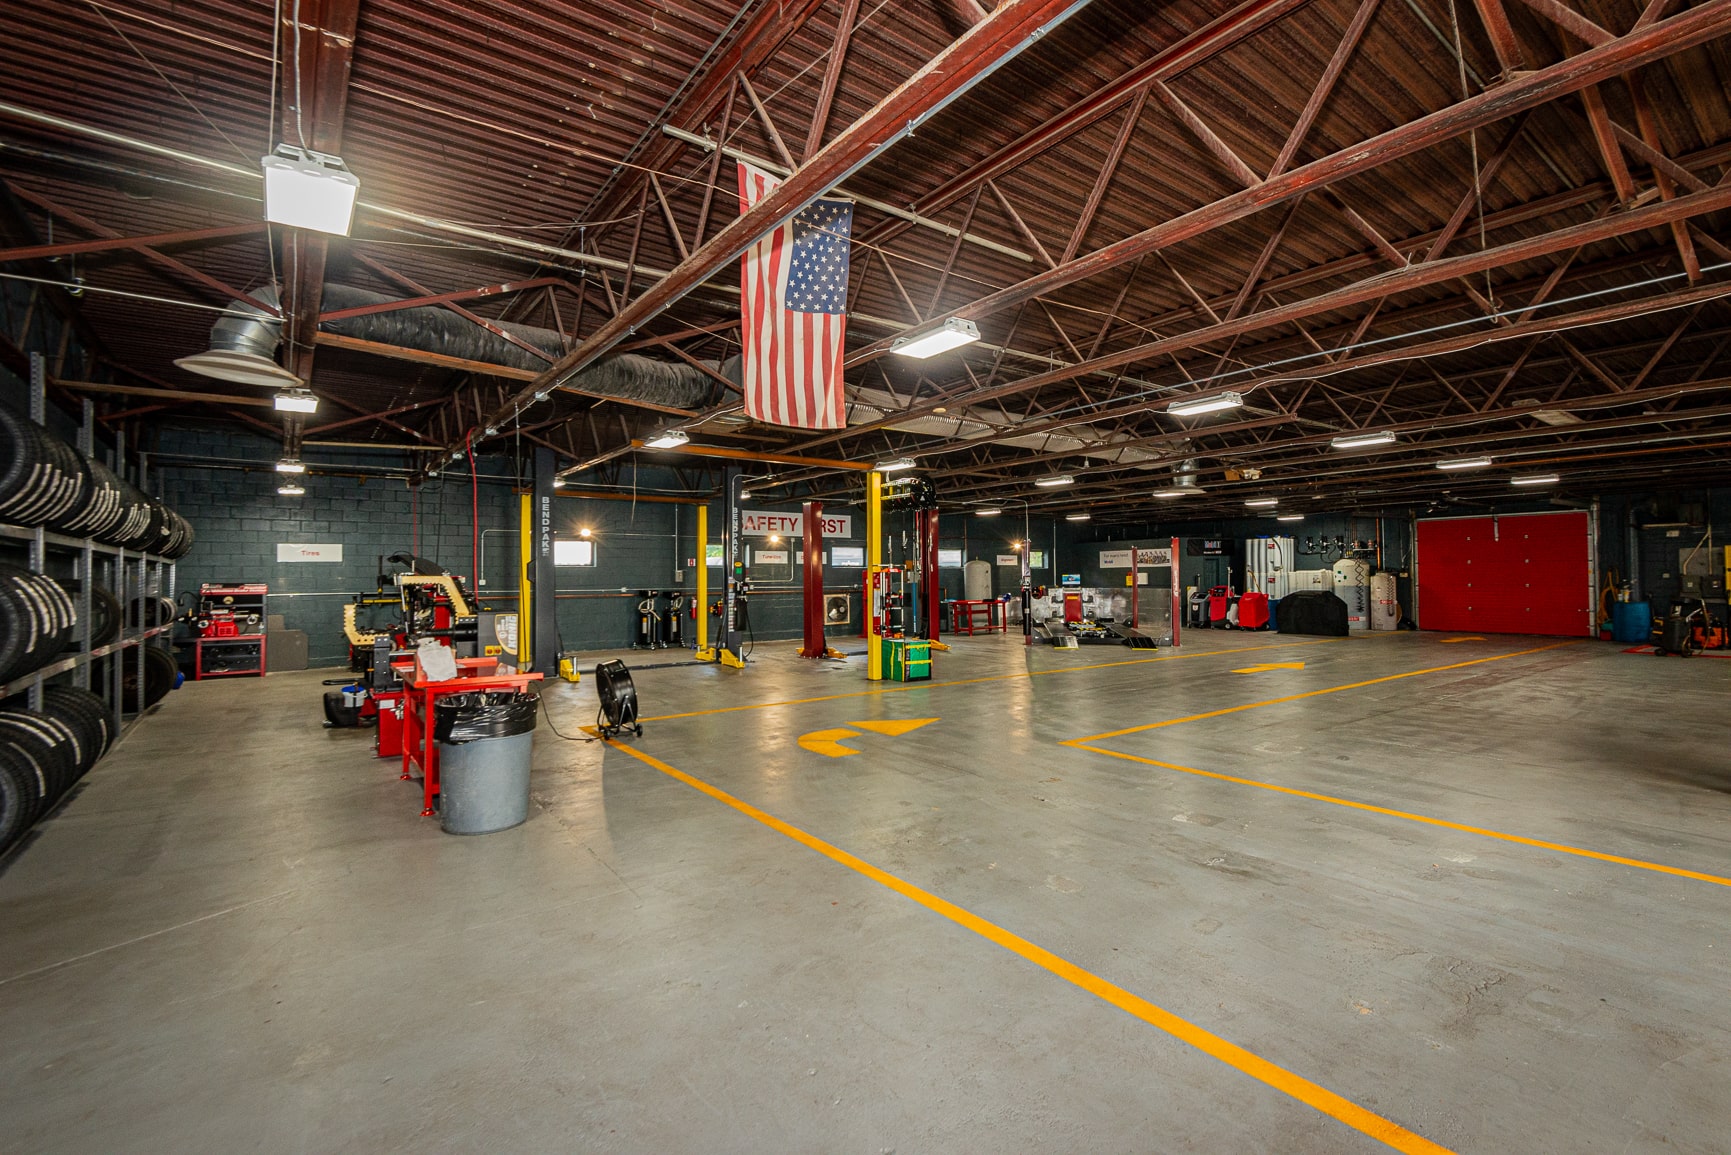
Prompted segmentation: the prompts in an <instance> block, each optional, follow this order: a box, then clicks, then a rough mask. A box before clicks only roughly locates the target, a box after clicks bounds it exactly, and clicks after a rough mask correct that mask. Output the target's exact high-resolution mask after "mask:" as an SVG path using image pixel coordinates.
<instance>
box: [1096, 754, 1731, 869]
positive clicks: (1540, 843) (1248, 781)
mask: <svg viewBox="0 0 1731 1155" xmlns="http://www.w3.org/2000/svg"><path fill="white" fill-rule="evenodd" d="M1064 745H1066V746H1075V747H1076V748H1077V749H1078V750H1087V751H1089V752H1091V753H1094V754H1105V755H1107V756H1108V757H1111V758H1122V759H1124V760H1125V761H1127V762H1140V763H1142V764H1143V765H1145V766H1158V767H1160V768H1161V769H1163V770H1177V771H1179V772H1181V773H1184V774H1194V775H1196V776H1197V777H1199V778H1214V779H1217V780H1219V781H1221V782H1232V783H1236V784H1237V785H1239V786H1255V787H1257V788H1258V789H1261V790H1272V791H1274V792H1275V793H1277V794H1290V795H1292V796H1293V797H1295V798H1308V799H1310V800H1311V801H1313V802H1327V803H1330V804H1332V805H1334V806H1346V807H1350V808H1351V809H1353V810H1363V811H1366V812H1368V813H1371V814H1385V815H1388V816H1389V817H1391V818H1404V819H1406V820H1407V821H1408V822H1422V823H1424V824H1425V825H1426V826H1440V827H1442V828H1443V829H1445V830H1459V831H1461V832H1463V833H1465V834H1478V835H1481V836H1483V837H1485V838H1496V839H1500V840H1501V841H1503V842H1516V843H1519V844H1520V845H1522V846H1536V847H1539V848H1540V849H1541V850H1555V851H1558V852H1559V853H1562V854H1573V855H1576V856H1578V857H1580V858H1596V859H1598V860H1599V861H1600V862H1615V863H1617V864H1618V865H1620V866H1633V867H1637V868H1639V869H1641V870H1652V871H1656V872H1658V873H1660V874H1674V875H1676V876H1678V877H1679V878H1693V879H1695V880H1696V881H1698V882H1711V883H1715V884H1717V885H1719V886H1731V878H1723V877H1721V876H1719V875H1717V874H1706V873H1703V872H1702V871H1699V870H1684V869H1683V868H1681V867H1677V866H1666V865H1665V864H1664V863H1662V862H1647V861H1646V860H1644V859H1640V858H1625V857H1623V856H1622V855H1620V854H1601V853H1600V852H1599V851H1597V850H1584V849H1582V848H1581V847H1579V846H1568V845H1566V844H1564V843H1561V842H1546V841H1545V840H1544V839H1542V838H1527V837H1526V836H1524V835H1520V834H1505V833H1504V832H1503V831H1501V830H1489V829H1486V828H1485V827H1483V826H1468V825H1467V824H1466V823H1464V822H1450V821H1449V820H1448V819H1446V818H1432V817H1430V816H1429V815H1425V814H1413V813H1411V812H1410V811H1406V810H1393V809H1390V808H1389V807H1387V806H1373V805H1371V804H1370V803H1368V802H1354V801H1353V800H1352V799H1350V798H1337V797H1335V796H1334V795H1332V794H1318V793H1316V792H1315V791H1312V790H1299V789H1297V788H1295V787H1292V786H1279V785H1276V784H1275V783H1273V782H1261V781H1258V780H1257V779H1255V778H1238V777H1234V776H1233V775H1231V774H1221V773H1218V772H1217V771H1214V770H1198V769H1196V768H1195V767H1194V766H1180V765H1178V764H1177V763H1176V762H1161V761H1159V760H1158V759H1156V758H1144V757H1142V756H1141V755H1139V754H1126V753H1124V752H1122V751H1120V750H1107V749H1105V748H1104V747H1101V746H1088V745H1084V744H1082V743H1081V742H1080V741H1070V742H1065V743H1064Z"/></svg>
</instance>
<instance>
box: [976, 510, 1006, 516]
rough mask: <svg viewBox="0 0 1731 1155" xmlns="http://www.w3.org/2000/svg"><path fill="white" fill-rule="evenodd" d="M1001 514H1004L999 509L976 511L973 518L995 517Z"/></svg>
mask: <svg viewBox="0 0 1731 1155" xmlns="http://www.w3.org/2000/svg"><path fill="white" fill-rule="evenodd" d="M1002 512H1004V511H1003V510H1001V509H976V510H974V516H975V517H997V516H998V515H999V514H1000V513H1002Z"/></svg>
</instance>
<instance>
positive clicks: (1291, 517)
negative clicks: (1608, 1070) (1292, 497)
mask: <svg viewBox="0 0 1731 1155" xmlns="http://www.w3.org/2000/svg"><path fill="white" fill-rule="evenodd" d="M1274 520H1275V521H1303V520H1304V515H1303V514H1302V513H1283V514H1281V515H1280V516H1278V517H1276V518H1275V519H1274Z"/></svg>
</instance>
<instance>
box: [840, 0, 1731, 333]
mask: <svg viewBox="0 0 1731 1155" xmlns="http://www.w3.org/2000/svg"><path fill="white" fill-rule="evenodd" d="M1728 31H1731V3H1725V2H1723V0H1720V2H1716V3H1709V4H1703V5H1701V6H1700V7H1697V8H1691V9H1688V10H1687V11H1685V12H1682V13H1680V14H1679V15H1676V16H1673V17H1671V18H1670V19H1668V20H1664V21H1661V22H1659V23H1657V24H1652V25H1649V26H1648V27H1646V28H1644V29H1641V30H1639V31H1635V32H1630V33H1629V34H1628V35H1626V36H1621V37H1618V38H1617V39H1615V40H1612V41H1610V42H1608V43H1606V44H1603V45H1600V46H1598V47H1596V48H1590V49H1588V50H1586V51H1585V52H1582V53H1580V54H1579V55H1576V56H1572V57H1570V58H1568V59H1566V60H1563V61H1561V62H1560V63H1558V64H1554V65H1552V66H1550V67H1549V68H1544V69H1540V70H1537V71H1534V72H1528V73H1524V74H1522V75H1520V76H1517V77H1514V78H1512V79H1510V80H1509V81H1507V82H1506V83H1504V84H1500V85H1498V86H1496V87H1494V88H1491V89H1487V90H1486V91H1484V92H1482V93H1480V94H1478V95H1477V96H1472V97H1468V98H1467V99H1465V100H1462V101H1459V102H1458V103H1456V104H1453V105H1451V106H1449V107H1448V108H1444V109H1440V110H1439V111H1437V112H1433V113H1431V114H1429V115H1427V116H1422V117H1420V118H1419V119H1417V120H1414V121H1411V122H1409V123H1407V124H1404V125H1401V126H1400V127H1398V128H1394V129H1390V130H1389V131H1387V132H1384V133H1382V134H1380V135H1378V136H1375V137H1372V138H1371V139H1369V140H1367V141H1362V142H1360V143H1358V144H1356V145H1353V146H1352V147H1350V148H1346V149H1342V150H1340V151H1338V152H1335V153H1332V154H1330V155H1329V156H1326V157H1323V158H1322V159H1320V160H1316V161H1312V162H1311V163H1310V164H1307V165H1303V166H1301V167H1299V168H1296V169H1291V170H1289V171H1287V172H1285V173H1283V174H1281V175H1280V176H1278V177H1275V178H1274V179H1272V180H1266V181H1262V182H1261V183H1259V184H1257V185H1255V186H1254V187H1250V188H1246V189H1244V190H1243V191H1242V192H1238V193H1234V194H1232V195H1230V196H1227V197H1223V198H1221V199H1219V200H1217V201H1214V202H1213V203H1211V204H1207V205H1203V206H1202V207H1200V208H1197V209H1193V210H1191V211H1190V212H1187V213H1184V214H1182V215H1180V216H1178V217H1174V218H1172V219H1171V220H1168V221H1165V222H1162V223H1161V224H1158V225H1155V226H1153V227H1152V228H1148V229H1145V230H1143V231H1142V232H1140V233H1137V234H1135V235H1133V236H1130V237H1126V238H1125V239H1124V240H1121V241H1118V242H1116V243H1115V244H1111V245H1107V246H1106V247H1105V248H1102V249H1097V250H1095V251H1094V252H1092V253H1089V254H1086V255H1084V256H1081V257H1077V258H1076V259H1075V260H1072V261H1068V262H1065V263H1064V264H1061V265H1060V266H1059V267H1058V268H1056V269H1050V270H1047V271H1046V272H1043V273H1036V274H1034V275H1033V276H1031V277H1028V278H1027V279H1025V280H1023V281H1021V282H1020V283H1018V284H1015V285H1011V286H1008V287H1006V288H1004V289H1000V290H998V291H997V292H994V293H990V294H988V295H986V296H985V297H982V298H980V299H979V300H977V301H975V302H974V303H973V304H971V305H966V306H963V307H962V308H961V309H959V310H956V312H957V314H958V315H960V316H963V317H968V318H970V319H973V320H978V319H980V318H982V317H988V316H991V315H992V314H994V313H998V312H1001V311H1003V310H1005V309H1008V308H1011V307H1013V306H1015V305H1018V304H1021V303H1022V302H1024V301H1027V300H1030V299H1032V298H1033V297H1036V296H1039V295H1041V294H1043V293H1049V292H1051V291H1053V290H1055V289H1059V288H1062V287H1064V286H1065V285H1072V284H1075V283H1077V282H1079V281H1084V280H1087V279H1089V278H1090V277H1094V276H1098V275H1099V274H1100V273H1102V272H1105V271H1106V270H1108V269H1112V268H1115V267H1117V266H1118V265H1120V264H1124V263H1126V262H1128V261H1132V260H1135V259H1136V258H1137V257H1140V256H1145V255H1147V254H1148V253H1152V252H1158V251H1160V250H1161V249H1165V248H1170V247H1171V246H1173V245H1176V244H1178V243H1180V242H1182V241H1187V240H1192V239H1194V238H1196V237H1199V236H1202V235H1204V234H1206V233H1208V232H1211V231H1213V230H1214V229H1217V228H1220V227H1221V226H1223V225H1226V224H1230V223H1232V222H1234V221H1238V220H1242V219H1243V218H1245V217H1248V216H1251V215H1253V214H1255V213H1258V212H1260V211H1262V210H1263V209H1265V208H1268V207H1269V206H1271V205H1274V204H1279V203H1281V202H1283V201H1286V200H1290V199H1291V198H1292V197H1295V196H1297V195H1299V194H1300V193H1303V192H1307V191H1310V190H1313V189H1316V188H1319V187H1322V186H1326V185H1330V184H1333V183H1335V182H1337V181H1340V180H1343V179H1345V178H1347V177H1350V176H1355V175H1357V174H1359V173H1363V172H1367V171H1369V170H1371V169H1373V168H1377V167H1379V166H1381V165H1385V164H1387V163H1389V162H1390V161H1393V160H1398V159H1400V158H1402V157H1405V156H1410V155H1412V154H1413V153H1416V152H1420V151H1423V150H1424V149H1427V148H1430V147H1432V146H1434V145H1436V144H1439V143H1441V142H1442V141H1445V140H1450V139H1453V138H1454V137H1456V136H1459V135H1460V134H1462V133H1464V132H1469V131H1471V130H1473V129H1475V128H1481V127H1483V126H1484V125H1487V124H1491V123H1494V122H1496V121H1498V120H1502V119H1504V118H1506V117H1509V116H1513V115H1515V114H1516V113H1520V112H1524V111H1526V110H1527V109H1529V108H1536V107H1538V106H1539V105H1541V104H1546V103H1548V102H1550V101H1553V100H1556V99H1558V98H1560V97H1563V96H1568V95H1570V94H1572V93H1575V92H1579V91H1581V90H1582V89H1584V88H1587V87H1588V86H1590V85H1593V84H1597V83H1600V82H1601V81H1604V80H1607V79H1609V78H1610V77H1612V76H1617V75H1620V74H1622V73H1625V72H1628V71H1630V70H1632V69H1635V68H1639V67H1642V66H1643V65H1647V64H1652V63H1654V62H1655V61H1659V60H1663V59H1665V58H1667V57H1670V56H1673V55H1675V54H1677V53H1679V52H1682V51H1685V50H1686V49H1689V48H1693V47H1695V46H1697V45H1700V44H1704V43H1706V42H1707V41H1710V40H1713V39H1716V38H1717V37H1720V36H1723V35H1725V34H1726V32H1728ZM917 334H918V330H915V331H912V332H910V333H909V334H908V335H910V336H912V335H917ZM887 349H888V343H887V342H877V343H874V344H873V345H871V346H868V347H867V348H866V349H864V350H861V351H859V352H856V353H855V354H854V355H853V356H852V357H850V358H849V362H848V363H849V364H850V365H857V364H860V363H861V362H863V361H865V360H869V359H870V358H872V357H875V356H878V355H881V354H882V353H883V352H885V351H886V350H887Z"/></svg>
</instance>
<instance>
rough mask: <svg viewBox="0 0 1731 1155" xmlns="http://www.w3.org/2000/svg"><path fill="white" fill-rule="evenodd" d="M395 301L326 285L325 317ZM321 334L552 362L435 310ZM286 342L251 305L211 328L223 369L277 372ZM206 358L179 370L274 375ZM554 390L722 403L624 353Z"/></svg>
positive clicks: (657, 365) (376, 316)
mask: <svg viewBox="0 0 1731 1155" xmlns="http://www.w3.org/2000/svg"><path fill="white" fill-rule="evenodd" d="M253 296H254V297H255V298H256V299H258V300H260V301H263V302H265V303H267V304H272V305H274V304H276V303H277V295H276V290H275V289H274V288H270V287H266V288H263V289H260V290H258V291H257V292H255V293H254V294H253ZM393 300H395V298H393V297H387V296H384V295H383V294H380V293H370V292H368V291H366V290H365V289H355V288H350V287H349V286H347V285H330V284H327V285H326V286H325V287H324V298H323V301H322V303H321V305H320V308H321V309H322V310H323V311H325V312H331V313H336V312H342V311H343V310H346V309H356V308H361V307H363V306H367V305H383V304H389V303H390V302H392V301H393ZM493 324H495V325H497V326H498V327H499V328H500V329H502V330H504V331H505V332H507V333H510V334H511V335H512V336H513V337H516V338H517V339H518V340H520V341H522V342H524V343H525V344H527V345H532V346H534V347H535V348H537V349H540V350H542V351H544V352H545V353H546V354H547V355H548V356H549V357H551V358H554V359H557V358H559V357H561V356H563V355H564V353H565V342H564V341H563V340H562V339H561V337H560V335H559V334H558V333H557V332H555V331H553V330H552V329H538V328H535V327H533V326H530V325H517V324H512V323H509V322H505V321H495V322H493ZM319 331H320V332H321V333H335V334H338V335H340V336H344V337H354V338H356V339H359V340H362V341H375V342H378V343H380V344H384V345H397V346H400V347H402V348H405V349H415V350H418V351H420V352H423V353H440V354H443V355H445V356H448V357H460V358H462V359H464V360H467V361H484V362H487V363H488V364H492V365H500V366H506V367H509V368H512V369H524V370H529V371H532V372H539V371H541V370H543V369H545V368H547V362H545V361H542V360H541V359H539V358H538V357H536V356H535V355H534V354H532V353H530V352H529V351H528V350H526V349H523V348H521V347H519V346H517V345H514V344H512V343H511V342H510V341H507V340H505V339H504V338H503V337H500V336H499V335H498V334H496V333H492V332H489V331H488V330H487V329H484V328H482V327H481V326H480V325H477V324H475V323H474V322H473V321H470V320H469V319H468V318H466V317H463V316H461V315H459V314H457V313H453V312H451V311H450V310H449V309H442V308H438V307H436V306H431V305H423V306H418V307H416V308H411V309H393V310H391V311H389V312H384V313H368V314H366V315H364V316H359V317H344V318H340V319H338V320H334V321H328V320H322V319H321V320H320V322H319ZM281 344H282V320H281V318H279V317H273V316H271V315H270V314H269V313H266V312H264V311H263V310H261V309H259V308H257V307H256V306H254V305H252V304H249V303H248V302H246V301H238V300H237V301H230V302H229V305H228V312H227V313H226V314H224V315H223V316H222V317H221V318H220V319H219V320H218V321H217V322H216V324H215V325H213V326H211V330H210V347H211V351H212V353H213V354H219V355H221V358H222V359H223V361H224V364H225V365H226V364H227V363H230V362H233V361H235V360H236V359H237V358H240V359H245V360H252V359H255V358H256V359H257V361H258V362H260V363H263V362H270V363H273V364H272V365H271V366H270V367H269V368H274V361H275V358H276V352H277V348H278V346H280V345H281ZM203 359H205V355H199V356H195V357H189V358H185V359H184V360H183V361H182V362H181V364H183V366H184V367H185V368H187V369H191V370H193V371H194V372H199V373H205V374H206V375H207V376H218V377H224V378H225V379H227V380H247V381H249V382H250V383H254V384H262V383H266V382H265V381H261V380H257V379H256V378H258V377H260V376H267V377H268V375H269V373H268V368H267V367H266V366H264V365H263V364H260V365H259V369H261V370H265V372H263V373H258V372H255V373H254V374H253V375H252V376H249V377H244V378H243V377H239V376H235V375H233V372H232V370H229V371H226V372H225V371H224V369H223V367H222V366H215V367H207V366H204V365H201V364H200V362H201V360H203ZM704 364H706V365H708V366H709V367H710V368H711V369H713V370H715V371H716V372H717V373H719V374H721V375H722V376H723V377H726V378H727V379H728V380H729V381H732V382H734V383H735V384H739V383H740V381H741V380H742V373H741V368H740V360H739V358H738V357H730V358H728V359H727V360H726V361H721V362H714V361H706V362H704ZM243 372H244V370H243ZM276 373H277V374H281V370H280V369H277V370H276ZM276 383H279V384H280V383H281V382H280V381H279V382H276ZM556 387H557V388H560V389H570V390H572V391H574V392H577V393H588V394H593V395H596V396H604V397H617V398H624V399H627V400H632V401H645V402H648V403H650V404H653V405H664V406H669V407H671V408H676V409H705V408H708V407H709V406H711V405H713V404H715V403H717V402H718V401H720V400H721V397H720V394H721V391H722V390H721V386H720V384H719V383H718V382H716V381H715V379H714V378H712V377H710V376H709V375H708V374H706V373H704V372H703V371H702V370H700V369H698V368H696V367H695V366H692V365H688V364H685V363H684V362H669V361H658V360H656V359H655V358H653V357H643V356H639V355H637V354H634V353H624V354H620V355H619V356H617V357H609V358H607V359H605V360H602V361H599V362H597V363H595V364H594V365H591V366H590V367H589V368H587V369H584V370H582V371H580V372H577V373H573V374H570V375H569V376H567V377H564V378H562V379H560V380H559V381H558V382H557V383H556Z"/></svg>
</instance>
